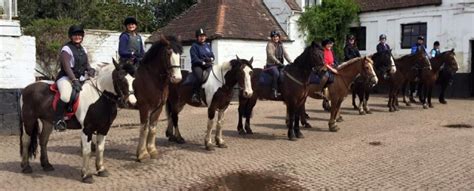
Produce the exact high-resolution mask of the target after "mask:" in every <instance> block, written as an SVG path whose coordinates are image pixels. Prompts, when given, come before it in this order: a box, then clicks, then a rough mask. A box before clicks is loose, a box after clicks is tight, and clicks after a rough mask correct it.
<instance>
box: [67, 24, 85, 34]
mask: <svg viewBox="0 0 474 191" xmlns="http://www.w3.org/2000/svg"><path fill="white" fill-rule="evenodd" d="M75 34H79V35H81V36H84V29H83V28H82V27H81V26H79V25H71V26H70V27H69V31H68V35H69V37H71V36H72V35H75Z"/></svg>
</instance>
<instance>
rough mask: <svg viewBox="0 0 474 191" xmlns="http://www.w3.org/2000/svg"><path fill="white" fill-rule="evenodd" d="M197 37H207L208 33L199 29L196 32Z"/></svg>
mask: <svg viewBox="0 0 474 191" xmlns="http://www.w3.org/2000/svg"><path fill="white" fill-rule="evenodd" d="M195 35H196V37H198V36H201V35H206V33H205V32H204V30H203V29H202V28H199V29H198V30H196V33H195Z"/></svg>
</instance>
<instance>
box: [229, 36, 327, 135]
mask: <svg viewBox="0 0 474 191" xmlns="http://www.w3.org/2000/svg"><path fill="white" fill-rule="evenodd" d="M317 65H323V50H322V48H321V46H320V45H319V44H317V43H316V42H313V43H311V45H310V46H308V47H306V48H305V50H304V51H303V53H302V54H301V55H300V56H298V57H297V58H296V59H295V61H294V63H293V64H290V65H287V66H286V67H285V68H284V69H283V71H282V77H281V79H280V85H279V87H280V89H281V91H280V92H281V96H279V97H278V98H277V99H274V98H273V96H272V94H271V87H270V86H268V87H267V86H261V85H260V84H259V78H260V75H261V74H262V72H263V70H262V69H254V70H253V75H252V87H253V89H254V95H253V96H252V97H251V98H246V97H245V96H243V94H242V92H241V93H240V95H239V123H238V125H237V130H238V132H239V134H245V133H247V134H252V133H253V132H252V130H251V128H250V118H251V116H252V111H253V108H254V107H255V104H256V103H257V99H267V100H276V101H283V102H284V103H285V104H286V112H287V121H288V122H287V126H288V139H289V140H292V141H294V140H296V138H303V134H302V133H301V131H300V128H299V120H300V114H299V113H300V112H301V111H303V106H304V103H305V100H306V97H307V96H308V86H309V76H310V74H311V72H312V71H313V69H314V68H315V67H316V66H317ZM242 117H245V118H246V122H245V131H244V129H243V125H242Z"/></svg>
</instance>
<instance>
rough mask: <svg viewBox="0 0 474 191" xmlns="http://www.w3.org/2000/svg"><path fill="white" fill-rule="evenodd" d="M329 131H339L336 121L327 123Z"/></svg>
mask: <svg viewBox="0 0 474 191" xmlns="http://www.w3.org/2000/svg"><path fill="white" fill-rule="evenodd" d="M329 131H331V132H337V131H339V127H337V125H336V123H330V124H329Z"/></svg>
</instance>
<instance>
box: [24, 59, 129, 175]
mask: <svg viewBox="0 0 474 191" xmlns="http://www.w3.org/2000/svg"><path fill="white" fill-rule="evenodd" d="M133 73H134V67H133V66H132V65H118V64H116V62H115V60H114V64H108V65H106V66H104V67H102V68H101V69H100V70H98V74H97V77H96V78H93V79H90V80H87V81H86V82H85V83H84V85H83V87H82V91H81V92H80V94H79V106H78V109H77V111H76V113H75V115H74V116H73V117H72V119H70V120H68V121H67V127H68V128H70V129H82V130H81V145H82V159H83V161H82V162H83V163H82V168H81V173H82V174H81V176H82V181H83V182H85V183H92V182H93V178H92V175H91V174H89V173H88V171H89V160H90V155H91V142H92V135H93V134H97V148H96V155H97V156H96V170H97V174H98V176H103V177H105V176H108V172H107V170H106V169H105V167H104V165H103V163H104V162H103V161H104V145H105V137H106V135H107V133H108V131H109V129H110V126H111V125H112V122H113V121H114V119H115V117H116V116H117V104H118V105H120V106H122V107H126V106H127V105H128V103H127V102H131V103H132V104H133V102H135V101H136V99H135V97H134V96H133V95H132V92H133V89H132V85H131V84H132V81H133V77H132V76H131V75H133ZM53 83H54V82H52V81H40V82H35V83H33V84H30V85H28V86H27V87H25V89H23V91H22V97H21V119H22V124H23V126H22V128H21V133H20V153H21V156H22V161H21V168H22V172H23V173H31V172H32V168H31V166H30V164H29V158H31V157H33V156H36V149H37V147H38V136H39V145H40V147H41V166H42V167H43V170H44V171H52V170H54V168H53V166H52V165H51V164H50V163H49V160H48V153H47V145H48V139H49V135H50V134H51V132H52V130H53V128H52V122H53V118H54V111H53V108H52V102H53V99H54V96H55V93H54V92H53V91H51V90H50V85H51V84H53ZM40 122H41V123H42V128H41V130H40V127H39V125H40Z"/></svg>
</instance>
